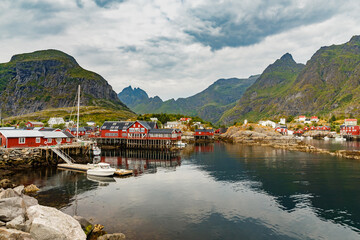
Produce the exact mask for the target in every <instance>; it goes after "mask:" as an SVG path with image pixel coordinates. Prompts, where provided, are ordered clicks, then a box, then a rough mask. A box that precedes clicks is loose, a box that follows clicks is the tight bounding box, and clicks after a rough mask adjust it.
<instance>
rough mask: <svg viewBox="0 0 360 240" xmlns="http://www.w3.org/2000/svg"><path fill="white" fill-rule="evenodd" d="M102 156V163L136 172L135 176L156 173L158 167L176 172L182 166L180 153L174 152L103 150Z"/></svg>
mask: <svg viewBox="0 0 360 240" xmlns="http://www.w3.org/2000/svg"><path fill="white" fill-rule="evenodd" d="M101 155H102V156H101V162H106V163H110V164H111V165H112V166H116V167H118V168H123V169H130V170H134V173H135V175H137V174H139V173H143V172H147V173H155V172H156V171H157V168H158V167H163V168H166V169H168V170H175V168H176V167H177V166H180V165H181V157H180V155H179V152H174V151H149V150H130V149H128V150H102V153H101Z"/></svg>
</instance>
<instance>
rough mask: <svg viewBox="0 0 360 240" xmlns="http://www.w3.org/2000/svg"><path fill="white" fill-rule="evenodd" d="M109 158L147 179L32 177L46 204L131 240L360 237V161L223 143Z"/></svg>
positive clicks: (68, 175)
mask: <svg viewBox="0 0 360 240" xmlns="http://www.w3.org/2000/svg"><path fill="white" fill-rule="evenodd" d="M100 160H101V161H105V162H108V163H110V164H112V165H116V166H119V167H122V168H127V169H134V170H136V171H137V172H138V173H144V174H138V175H137V176H135V177H130V178H110V179H108V180H104V179H93V178H89V177H87V176H86V175H85V174H81V173H72V172H67V171H57V170H54V169H52V170H49V171H48V172H39V173H38V175H37V177H36V174H35V173H31V174H30V173H29V176H26V178H25V177H24V181H32V180H34V181H35V183H37V184H39V185H40V186H41V187H42V188H41V191H40V192H39V193H38V195H37V197H38V198H39V200H40V202H41V203H43V204H46V205H52V206H56V207H58V208H60V209H61V210H62V211H64V212H66V213H69V214H74V212H75V210H76V212H77V213H78V214H79V215H82V216H84V217H87V218H90V219H93V221H94V222H96V223H101V224H103V225H105V226H106V229H107V231H109V232H118V231H121V232H124V233H125V234H126V236H127V239H359V238H360V236H359V234H358V229H359V228H360V212H359V207H358V206H357V203H358V202H359V200H360V190H359V188H358V185H359V180H360V175H359V172H360V171H359V170H360V163H359V162H358V161H354V160H346V159H339V158H336V157H331V156H328V155H321V154H308V153H300V152H290V151H286V150H279V149H273V148H264V147H257V146H243V145H231V144H219V143H213V144H210V145H203V144H202V145H193V146H188V147H187V148H186V149H184V151H182V153H181V155H178V153H177V154H175V155H168V154H166V152H162V153H154V152H148V151H120V152H119V151H115V152H114V151H103V155H102V156H101V159H100ZM175 169H176V171H174V170H175ZM148 173H156V174H148ZM32 174H34V176H32Z"/></svg>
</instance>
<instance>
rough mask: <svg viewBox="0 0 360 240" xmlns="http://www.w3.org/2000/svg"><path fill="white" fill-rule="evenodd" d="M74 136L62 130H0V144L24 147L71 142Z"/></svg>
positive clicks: (9, 146) (8, 146) (7, 146)
mask: <svg viewBox="0 0 360 240" xmlns="http://www.w3.org/2000/svg"><path fill="white" fill-rule="evenodd" d="M73 138H74V136H72V135H71V134H69V133H64V132H56V131H53V132H50V131H37V130H0V146H2V147H6V148H26V147H40V146H53V145H57V144H69V143H72V140H73Z"/></svg>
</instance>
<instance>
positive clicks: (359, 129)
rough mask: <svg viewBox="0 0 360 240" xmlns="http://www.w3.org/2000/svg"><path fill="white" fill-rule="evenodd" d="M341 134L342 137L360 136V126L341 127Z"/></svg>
mask: <svg viewBox="0 0 360 240" xmlns="http://www.w3.org/2000/svg"><path fill="white" fill-rule="evenodd" d="M340 134H342V135H360V126H358V125H356V126H345V125H341V126H340Z"/></svg>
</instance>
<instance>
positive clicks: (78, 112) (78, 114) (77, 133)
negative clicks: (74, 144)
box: [76, 85, 80, 139]
mask: <svg viewBox="0 0 360 240" xmlns="http://www.w3.org/2000/svg"><path fill="white" fill-rule="evenodd" d="M79 116H80V85H79V88H78V109H77V123H76V139H79Z"/></svg>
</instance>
